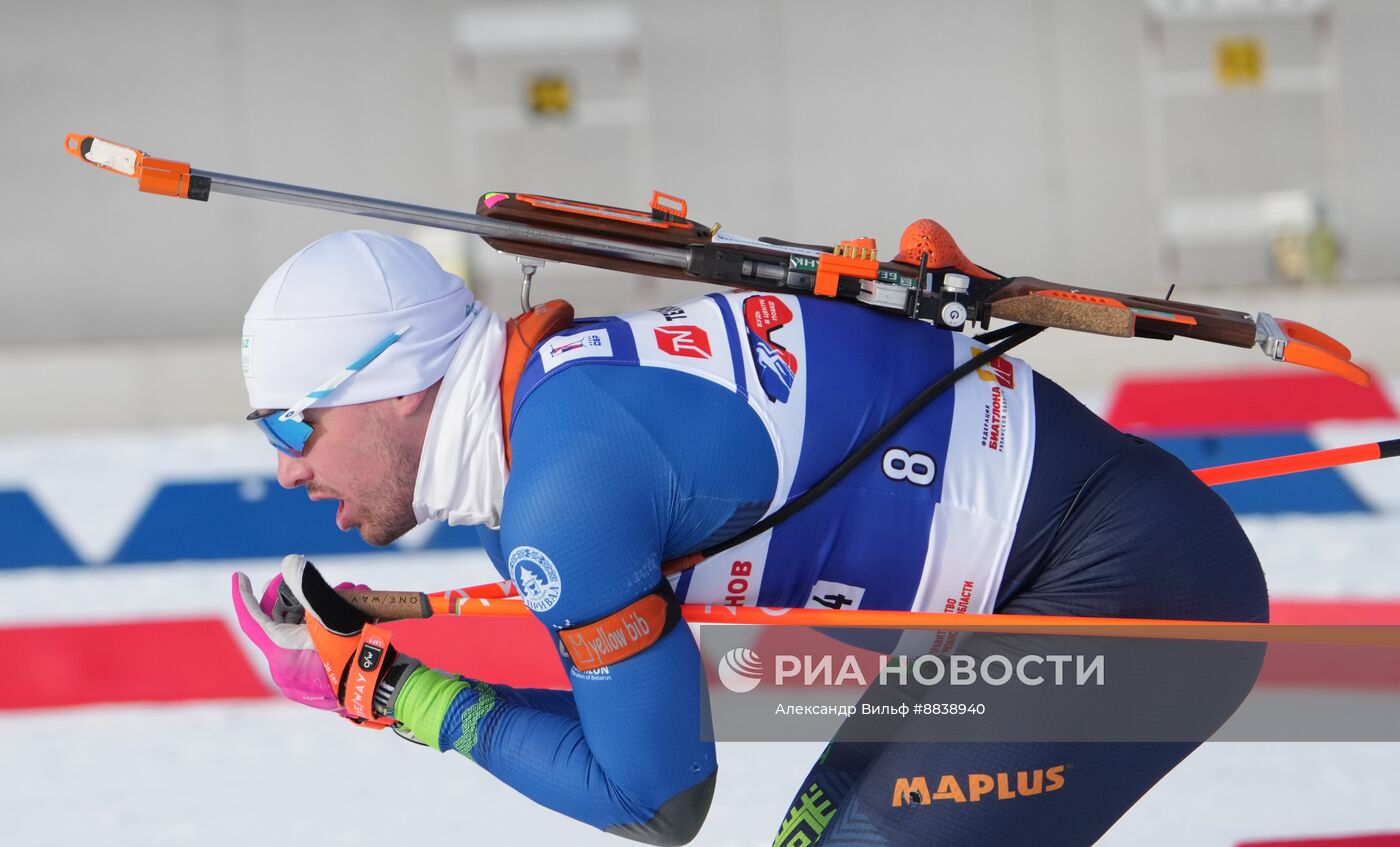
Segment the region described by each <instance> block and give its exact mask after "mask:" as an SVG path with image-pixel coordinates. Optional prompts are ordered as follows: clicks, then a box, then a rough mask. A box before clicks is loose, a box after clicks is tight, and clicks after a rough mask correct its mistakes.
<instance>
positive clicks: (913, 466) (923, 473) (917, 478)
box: [880, 447, 938, 485]
mask: <svg viewBox="0 0 1400 847" xmlns="http://www.w3.org/2000/svg"><path fill="white" fill-rule="evenodd" d="M880 468H881V470H883V471H884V472H885V477H886V478H887V479H891V480H893V481H895V482H908V483H910V484H912V485H929V484H931V483H932V482H933V478H934V476H935V475H936V474H937V473H938V467H937V465H936V464H935V463H934V461H933V457H932V456H930V455H928V454H926V453H910V452H909V451H908V450H905V449H904V448H902V447H891V448H890V449H888V450H886V451H885V456H884V458H883V459H882V460H881V462H880Z"/></svg>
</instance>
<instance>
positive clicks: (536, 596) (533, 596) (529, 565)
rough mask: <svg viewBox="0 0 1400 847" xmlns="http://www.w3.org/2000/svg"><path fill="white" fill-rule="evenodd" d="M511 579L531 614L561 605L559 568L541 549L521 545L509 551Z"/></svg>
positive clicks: (561, 584)
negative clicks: (557, 604) (559, 603)
mask: <svg viewBox="0 0 1400 847" xmlns="http://www.w3.org/2000/svg"><path fill="white" fill-rule="evenodd" d="M509 568H510V576H511V579H513V580H515V587H516V589H518V590H519V591H520V598H521V599H522V600H524V601H525V605H526V606H527V607H529V609H530V611H532V612H546V611H549V610H550V609H552V608H554V604H555V603H557V602H559V592H560V590H561V589H562V588H563V583H562V582H561V581H560V579H559V569H558V568H556V567H554V563H553V562H551V561H550V560H549V557H548V556H546V555H545V554H544V552H543V551H542V550H537V549H536V548H534V547H527V546H521V547H517V548H515V549H514V550H512V551H510V560H509Z"/></svg>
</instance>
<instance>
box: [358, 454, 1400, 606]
mask: <svg viewBox="0 0 1400 847" xmlns="http://www.w3.org/2000/svg"><path fill="white" fill-rule="evenodd" d="M1393 456H1400V438H1397V439H1391V440H1389V441H1377V442H1372V443H1370V444H1355V445H1352V446H1350V447H1334V448H1332V449H1329V450H1314V451H1311V452H1307V453H1293V454H1290V455H1288V456H1273V457H1271V458H1268V459H1255V460H1253V461H1249V462H1239V463H1236V464H1232V465H1216V466H1215V467H1211V468H1201V469H1199V470H1196V471H1193V473H1195V474H1196V476H1197V477H1198V478H1199V479H1200V480H1201V481H1202V482H1204V483H1205V484H1206V485H1224V484H1226V483H1231V482H1245V481H1247V480H1251V479H1264V478H1267V477H1271V476H1284V475H1286V474H1294V473H1302V472H1304V471H1315V470H1321V469H1323V468H1331V467H1337V466H1338V465H1347V464H1355V463H1357V462H1369V461H1373V460H1375V459H1386V458H1390V457H1393ZM371 594H373V595H375V598H374V599H373V601H372V602H374V603H375V604H377V605H375V606H374V608H373V609H371V608H370V606H369V605H368V604H369V603H370V602H371V600H370V598H368V597H366V596H364V595H361V600H362V602H363V605H361V608H364V609H365V610H366V611H374V612H376V613H379V612H383V613H386V614H390V613H391V612H390V610H389V608H388V606H389V605H397V607H399V608H402V609H405V610H407V611H409V612H410V614H409V615H408V616H409V617H425V618H426V617H429V616H431V615H433V614H447V615H456V614H463V612H459V611H458V609H459V608H471V609H473V610H474V611H472V612H470V613H471V614H482V615H493V614H511V615H513V614H516V611H517V610H515V609H508V610H501V609H499V608H496V607H494V606H492V604H491V603H490V601H491V600H505V599H510V598H514V597H517V596H518V594H517V592H516V590H515V585H514V584H513V583H512V582H511V581H510V580H501V581H499V582H487V583H482V584H481V585H471V586H467V587H465V588H455V589H451V590H448V591H440V592H436V593H434V594H422V593H418V592H387V591H385V592H371ZM390 595H395V596H398V595H401V596H399V597H398V599H391V596H390ZM381 596H382V599H381ZM468 600H473V601H475V600H480V601H482V602H480V603H474V604H466V605H460V604H463V603H464V602H465V601H468ZM420 608H421V609H423V610H426V614H417V612H416V609H420ZM687 608H690V607H687ZM731 608H733V607H731ZM769 611H771V610H769ZM808 611H811V610H808ZM760 620H766V619H760Z"/></svg>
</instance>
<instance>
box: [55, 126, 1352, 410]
mask: <svg viewBox="0 0 1400 847" xmlns="http://www.w3.org/2000/svg"><path fill="white" fill-rule="evenodd" d="M64 149H65V150H67V152H69V153H70V154H72V155H74V156H76V157H78V158H80V159H82V160H83V161H85V162H88V163H89V164H92V165H96V166H97V167H100V168H103V169H105V170H109V171H113V172H115V173H120V174H123V175H125V176H129V177H134V178H135V179H136V180H137V187H138V188H139V189H140V190H141V191H145V192H149V193H154V194H164V195H167V196H172V197H181V198H186V199H190V200H201V201H207V200H208V199H209V195H210V194H214V193H222V194H235V195H240V196H244V197H253V198H258V199H264V200H273V201H277V202H281V203H290V204H294V205H301V206H311V207H315V208H319V209H328V210H332V211H339V212H347V213H349V214H354V215H362V216H366V217H372V218H379V219H382V220H389V221H397V222H400V223H411V224H418V225H425V226H431V227H437V228H441V229H449V230H456V231H460V232H466V233H471V234H473V235H477V236H480V237H481V238H482V239H483V240H485V241H486V243H487V244H489V245H491V246H492V247H494V248H496V249H497V250H501V251H503V252H507V253H512V254H515V255H517V256H519V257H520V267H521V272H522V281H521V307H522V309H524V310H526V311H528V310H529V308H530V301H529V295H530V285H531V282H532V280H533V278H534V275H535V273H536V272H537V271H538V270H539V268H540V267H541V266H542V265H543V264H544V262H545V261H556V262H567V263H571V264H579V265H588V266H591V267H596V268H603V269H606V270H616V271H626V272H630V273H636V274H642V275H645V276H652V277H665V278H669V279H683V280H692V281H696V282H708V283H715V284H719V285H726V286H732V287H738V288H746V289H753V290H758V291H768V292H777V293H785V294H799V295H804V296H815V297H827V298H833V299H837V300H845V301H849V302H851V303H854V304H858V305H861V306H864V307H868V308H873V309H877V310H881V311H885V312H891V313H895V314H902V315H904V316H907V317H909V318H915V319H919V320H924V321H928V322H930V323H933V324H935V325H937V326H940V327H943V328H945V329H950V330H963V329H965V328H968V327H970V326H980V327H981V328H983V329H986V328H988V327H989V325H990V321H991V319H993V318H997V319H999V320H1006V321H1012V322H1016V323H1020V324H1026V325H1029V326H1035V327H1053V328H1058V329H1069V330H1076V331H1080V332H1090V333H1096V334H1099V335H1109V336H1116V337H1120V338H1130V337H1136V338H1156V339H1164V340H1170V339H1172V338H1176V337H1177V336H1184V337H1187V338H1195V339H1199V340H1201V341H1211V342H1216V343H1219V344H1227V345H1230V346H1234V347H1253V346H1256V345H1257V346H1258V347H1259V348H1260V349H1261V350H1262V351H1263V352H1264V354H1265V355H1266V356H1268V357H1269V358H1270V359H1273V360H1275V361H1281V362H1287V363H1290V364H1295V365H1301V366H1304V367H1310V368H1316V369H1319V370H1323V371H1326V372H1328V373H1332V374H1335V375H1337V376H1340V377H1343V378H1344V379H1347V380H1349V381H1351V382H1354V383H1356V384H1358V385H1368V384H1370V376H1369V375H1368V374H1367V373H1366V372H1365V371H1364V370H1362V369H1361V368H1360V367H1358V366H1357V365H1356V364H1354V363H1353V362H1352V361H1351V351H1350V350H1348V349H1347V347H1346V346H1345V345H1343V344H1342V343H1341V342H1339V341H1337V340H1336V339H1334V338H1332V337H1331V336H1330V335H1327V334H1326V333H1324V332H1322V331H1320V330H1317V329H1314V328H1313V327H1311V326H1308V325H1306V324H1303V323H1299V322H1296V321H1291V320H1287V319H1284V318H1276V317H1274V316H1272V315H1270V314H1268V313H1266V312H1260V313H1259V314H1258V315H1254V316H1251V315H1250V314H1248V313H1246V312H1237V311H1232V310H1229V309H1220V308H1216V307H1213V306H1202V305H1197V304H1192V303H1183V302H1179V301H1176V300H1168V299H1158V298H1153V297H1142V296H1139V295H1136V294H1124V293H1119V292H1113V291H1099V290H1095V289H1089V288H1079V287H1076V286H1070V285H1063V284H1060V283H1055V282H1047V281H1045V280H1041V279H1036V278H1034V277H1029V276H1015V277H1004V276H1001V275H1000V274H997V273H994V272H992V271H990V270H988V269H987V268H985V267H982V266H981V265H977V264H975V263H973V262H972V261H970V260H969V259H968V258H967V257H966V256H965V255H964V254H963V252H962V250H961V249H960V248H959V247H958V246H957V244H956V242H954V240H953V238H952V236H951V235H949V233H948V231H947V230H946V229H944V228H943V227H942V226H940V225H939V224H937V223H936V222H934V221H932V220H928V219H924V220H920V221H916V222H914V223H913V224H911V225H910V226H909V228H908V229H906V230H905V232H904V234H903V236H902V237H901V239H900V249H899V252H898V254H897V255H896V256H895V257H894V259H893V260H892V261H884V262H882V261H880V260H879V259H877V258H876V243H875V240H874V239H871V238H857V239H851V240H847V241H842V242H841V243H840V244H837V245H835V246H834V247H826V246H824V245H813V244H803V243H797V242H790V241H781V240H778V239H774V238H759V239H752V238H745V237H742V236H738V235H734V234H732V233H730V232H729V231H728V230H725V229H722V228H721V227H720V226H719V225H718V224H715V225H714V226H706V225H704V224H701V223H698V222H696V221H693V220H690V219H689V218H688V217H687V215H688V214H689V209H688V205H687V203H686V202H685V201H684V200H682V199H680V198H678V197H674V196H671V195H668V194H663V193H661V192H659V191H658V192H653V194H652V198H651V203H650V204H649V208H648V209H645V210H633V209H623V208H616V207H612V206H603V205H598V204H594V203H584V202H578V201H574V200H563V199H559V198H555V197H544V196H540V195H535V194H514V193H505V192H491V193H488V194H485V195H483V196H482V197H481V199H480V201H479V202H478V203H477V209H476V213H475V214H472V213H467V212H460V211H452V210H448V209H436V208H432V207H428V206H417V205H412V204H408V203H400V202H396V201H392V200H381V199H377V198H373V197H362V196H357V195H352V194H342V193H339V192H334V191H325V190H322V189H316V188H307V187H303V186H297V185H287V184H282V183H276V182H267V181H265V180H258V179H250V178H247V177H240V176H233V175H230V174H220V173H214V172H211V171H203V170H197V169H195V168H191V167H190V165H189V164H188V163H185V162H177V161H174V160H169V159H157V158H154V157H151V156H148V155H146V154H145V153H144V152H142V151H140V150H137V149H136V148H134V147H127V146H125V145H121V144H116V143H113V142H111V141H106V140H104V139H101V138H98V137H96V136H91V135H82V134H78V133H73V134H69V135H68V136H67V137H66V138H65V140H64Z"/></svg>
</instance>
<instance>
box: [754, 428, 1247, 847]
mask: <svg viewBox="0 0 1400 847" xmlns="http://www.w3.org/2000/svg"><path fill="white" fill-rule="evenodd" d="M998 611H999V612H1005V613H1011V614H1055V615H1081V616H1099V617H1102V616H1114V617H1118V616H1122V617H1155V618H1164V619H1165V618H1175V619H1206V620H1247V621H1262V620H1267V619H1268V598H1267V594H1266V591H1265V587H1264V579H1263V575H1262V572H1261V570H1260V567H1259V562H1258V559H1257V558H1256V557H1255V555H1254V552H1253V549H1252V548H1251V546H1250V545H1249V541H1248V539H1247V538H1246V537H1245V536H1244V533H1243V531H1242V530H1241V529H1240V527H1239V524H1238V522H1237V521H1236V520H1235V518H1234V515H1233V514H1232V513H1231V512H1230V510H1229V508H1228V507H1227V506H1226V505H1225V504H1224V502H1223V501H1221V500H1220V498H1219V497H1217V496H1216V495H1215V494H1214V493H1213V492H1211V491H1209V490H1208V489H1206V488H1205V487H1204V486H1202V485H1201V484H1200V483H1199V482H1198V481H1197V480H1195V478H1194V477H1193V476H1192V475H1191V474H1190V473H1189V471H1187V470H1186V469H1185V468H1184V467H1183V466H1182V465H1181V464H1180V463H1179V462H1177V461H1176V460H1175V459H1174V458H1172V457H1171V456H1169V455H1167V454H1165V453H1164V452H1163V451H1161V450H1160V449H1158V448H1156V447H1155V446H1153V445H1150V444H1143V445H1140V446H1138V447H1135V448H1133V449H1132V450H1129V451H1128V452H1126V453H1124V454H1122V455H1121V456H1118V457H1116V458H1115V459H1113V460H1111V461H1110V462H1109V463H1107V464H1106V465H1105V467H1104V468H1102V469H1101V472H1100V473H1097V474H1095V475H1094V476H1093V477H1092V478H1091V479H1090V480H1089V481H1088V482H1087V483H1086V485H1085V486H1084V490H1083V491H1081V492H1080V496H1079V497H1078V498H1077V500H1076V501H1075V503H1074V506H1073V507H1072V508H1071V510H1070V512H1069V514H1068V515H1067V516H1066V519H1065V520H1064V522H1063V523H1062V524H1061V526H1060V528H1059V531H1058V532H1057V533H1056V537H1055V539H1054V542H1053V544H1052V545H1051V554H1050V556H1048V557H1047V562H1046V564H1045V565H1044V566H1043V567H1041V568H1039V569H1038V570H1037V571H1036V572H1035V573H1034V574H1031V575H1030V578H1029V579H1027V580H1026V581H1025V582H1024V583H1023V587H1022V589H1021V590H1020V591H1018V592H1017V593H1016V594H1015V595H1013V596H1012V597H1010V598H1008V599H1007V600H1006V601H1005V602H1004V603H1003V604H1002V607H1001V608H999V609H998ZM1004 646H1007V647H1011V646H1012V645H1009V644H1004ZM1261 657H1262V650H1261V649H1255V648H1248V647H1247V648H1243V650H1237V651H1235V652H1234V653H1232V654H1231V655H1230V657H1229V661H1230V662H1232V664H1231V667H1233V668H1234V669H1235V670H1234V676H1236V677H1238V678H1239V680H1238V681H1239V682H1240V683H1241V685H1239V686H1235V687H1233V688H1232V690H1233V691H1235V692H1237V696H1234V697H1225V698H1223V699H1221V700H1219V701H1218V702H1217V703H1216V704H1215V707H1216V709H1217V712H1218V715H1217V717H1218V719H1219V720H1220V721H1223V720H1224V719H1226V718H1227V717H1228V716H1229V714H1230V713H1231V712H1232V711H1233V709H1234V708H1235V706H1236V705H1237V703H1238V697H1242V696H1243V695H1242V693H1239V692H1243V691H1247V688H1248V684H1249V683H1250V682H1251V681H1252V679H1253V675H1254V673H1255V672H1256V671H1257V667H1258V661H1259V660H1260V659H1261ZM1226 701H1228V702H1226ZM1141 705H1143V706H1148V705H1150V704H1141ZM1124 707H1125V708H1127V709H1132V708H1134V706H1133V705H1132V704H1130V703H1125V704H1124ZM1196 746H1197V744H1196V742H1194V741H1173V742H1131V743H1129V742H1002V743H994V742H933V743H930V742H898V741H892V742H888V743H884V744H869V743H865V744H859V743H854V742H843V741H839V740H838V741H836V742H833V744H832V745H831V747H830V748H829V750H828V751H827V753H826V755H825V756H824V757H823V760H822V761H820V762H819V763H818V764H817V766H816V767H814V768H813V770H812V772H811V774H810V775H809V776H808V779H807V780H806V781H805V782H804V783H803V790H802V791H799V793H798V798H797V801H796V802H795V803H794V806H793V809H792V811H790V813H789V814H790V815H792V814H794V813H796V814H797V815H798V817H799V819H800V818H801V816H802V815H803V814H804V811H803V810H804V809H811V808H812V806H811V805H810V804H809V803H808V802H807V801H808V800H812V799H815V800H816V801H817V803H818V804H827V805H824V806H823V805H818V806H817V808H821V809H822V812H821V814H822V815H824V816H825V821H824V824H823V825H822V826H821V827H820V828H819V829H818V830H817V832H816V834H817V835H818V836H819V837H820V842H819V843H820V844H821V845H822V847H826V846H827V845H836V844H891V845H898V844H911V845H913V844H920V845H928V844H958V845H982V844H986V845H1007V844H1027V843H1034V844H1047V845H1060V844H1063V845H1084V844H1092V843H1093V842H1094V841H1095V840H1097V839H1098V838H1099V837H1100V836H1101V835H1102V834H1103V833H1104V832H1105V831H1106V830H1107V829H1108V828H1109V827H1110V826H1112V825H1113V823H1114V822H1115V821H1116V820H1117V819H1118V818H1119V817H1120V816H1121V815H1122V814H1123V813H1124V812H1126V811H1127V810H1128V809H1129V808H1131V807H1132V805H1133V804H1134V803H1135V802H1136V801H1137V800H1138V799H1139V798H1140V797H1141V796H1142V795H1143V794H1145V793H1146V792H1147V791H1148V790H1149V789H1150V788H1151V787H1152V786H1153V785H1155V784H1156V783H1157V781H1158V780H1160V779H1161V778H1162V777H1163V776H1164V775H1165V774H1166V773H1167V772H1169V771H1170V770H1171V769H1172V768H1173V767H1175V766H1176V765H1177V764H1178V763H1179V762H1180V761H1181V760H1182V759H1184V758H1185V757H1186V756H1187V755H1189V754H1190V753H1191V751H1192V750H1193V749H1195V747H1196ZM988 786H991V787H990V788H988ZM974 795H976V799H973V798H974ZM788 824H789V825H787V826H785V828H784V830H783V832H782V833H780V836H779V841H777V842H775V843H778V844H782V845H789V844H793V845H801V844H804V843H809V842H804V841H802V840H792V839H794V838H799V839H800V837H801V836H803V835H804V834H805V832H806V830H804V829H803V828H802V827H801V826H800V825H792V819H791V818H790V819H789V821H788Z"/></svg>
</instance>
